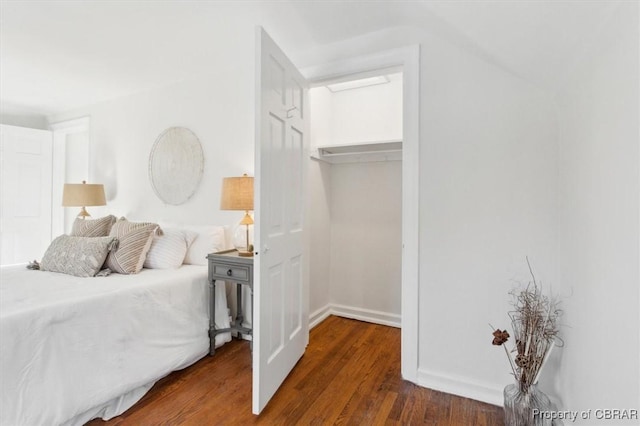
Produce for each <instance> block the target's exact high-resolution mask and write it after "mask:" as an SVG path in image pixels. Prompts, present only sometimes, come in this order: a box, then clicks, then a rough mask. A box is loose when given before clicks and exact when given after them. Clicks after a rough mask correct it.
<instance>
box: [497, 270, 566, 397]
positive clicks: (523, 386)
mask: <svg viewBox="0 0 640 426" xmlns="http://www.w3.org/2000/svg"><path fill="white" fill-rule="evenodd" d="M527 264H528V265H529V272H530V273H531V277H532V281H530V282H529V284H528V285H527V287H526V288H525V289H524V290H520V291H516V290H512V291H511V292H510V294H511V296H512V297H513V307H514V310H513V311H510V312H509V317H510V318H511V327H512V331H513V335H514V336H513V337H514V339H515V346H514V348H513V349H511V350H509V349H507V347H506V345H505V343H506V342H507V341H508V340H509V337H510V336H509V333H508V332H507V330H500V329H496V330H495V331H494V332H493V337H494V338H493V342H492V343H493V344H494V345H497V346H503V347H504V350H505V352H506V354H507V358H508V359H509V364H510V365H511V370H512V372H513V375H514V377H515V378H516V380H517V381H518V383H519V385H520V391H522V392H524V393H526V392H528V390H529V387H530V386H531V385H532V384H535V383H537V381H538V377H539V376H540V372H541V371H542V367H543V366H544V364H545V363H546V361H547V359H548V358H549V354H550V353H551V349H552V348H553V346H554V345H558V343H560V344H559V345H558V346H562V340H560V339H559V338H558V318H559V317H560V315H561V314H562V311H561V310H560V309H559V308H558V305H559V302H558V301H557V300H556V299H553V298H550V297H548V296H545V295H544V294H543V293H542V289H541V287H540V286H539V285H538V283H537V282H536V278H535V276H534V275H533V271H532V270H531V265H530V264H529V259H527ZM491 328H492V329H493V327H491Z"/></svg>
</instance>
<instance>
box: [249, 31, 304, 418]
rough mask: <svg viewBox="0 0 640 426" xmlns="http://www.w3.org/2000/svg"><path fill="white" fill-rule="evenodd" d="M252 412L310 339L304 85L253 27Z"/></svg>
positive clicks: (268, 396) (270, 393)
mask: <svg viewBox="0 0 640 426" xmlns="http://www.w3.org/2000/svg"><path fill="white" fill-rule="evenodd" d="M257 46H258V53H257V64H258V67H257V75H256V79H257V86H256V87H257V90H256V107H257V112H256V179H255V184H256V194H258V196H257V197H256V203H255V206H254V208H255V216H256V220H255V224H256V233H255V234H256V236H255V243H256V244H255V246H256V248H257V252H258V253H257V254H256V256H255V258H254V262H255V270H256V271H257V274H256V276H255V277H254V300H255V304H254V309H255V321H254V330H253V333H254V334H253V336H254V352H253V412H254V413H255V414H259V413H260V411H262V409H263V408H264V407H265V405H266V404H267V402H268V401H269V400H270V399H271V397H272V396H273V395H274V393H275V392H276V391H277V389H278V387H279V386H280V384H281V383H282V382H283V381H284V379H285V378H286V376H287V375H288V374H289V372H290V371H291V369H292V368H293V367H294V366H295V364H296V362H297V361H298V360H299V359H300V357H301V356H302V354H303V353H304V350H305V348H306V346H307V344H308V342H309V300H308V285H309V268H308V258H307V257H308V253H309V249H308V245H307V244H308V242H307V237H306V231H305V223H304V206H305V205H306V203H305V201H306V200H305V198H306V194H305V191H304V188H305V185H306V163H307V162H306V159H307V156H308V151H309V147H308V141H307V136H306V135H307V134H308V131H307V129H308V123H307V122H306V121H305V119H304V118H306V117H304V115H305V114H304V111H306V105H307V93H308V86H307V83H306V81H305V80H304V78H302V76H301V75H300V73H299V72H298V71H297V70H296V69H295V67H294V66H293V65H292V64H291V62H290V61H289V60H288V59H287V57H286V56H285V55H284V53H282V51H281V50H280V49H279V48H278V46H277V45H276V44H275V43H274V42H273V41H272V40H271V39H270V38H269V36H268V35H267V34H266V33H265V32H264V31H263V30H262V29H258V34H257Z"/></svg>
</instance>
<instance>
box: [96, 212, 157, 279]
mask: <svg viewBox="0 0 640 426" xmlns="http://www.w3.org/2000/svg"><path fill="white" fill-rule="evenodd" d="M154 232H157V233H158V235H162V230H161V229H160V227H159V226H158V224H157V223H149V222H129V221H128V220H127V219H126V218H124V217H121V218H120V219H118V221H117V222H116V223H115V224H114V225H113V227H112V228H111V232H110V233H109V236H110V237H115V238H117V239H118V248H116V249H115V250H112V251H111V252H110V253H109V256H107V262H106V266H107V268H109V269H111V270H112V271H113V272H118V273H120V274H137V273H138V272H140V270H141V269H142V265H143V264H144V260H145V258H146V257H147V252H148V251H149V247H150V246H151V241H152V240H153V234H154Z"/></svg>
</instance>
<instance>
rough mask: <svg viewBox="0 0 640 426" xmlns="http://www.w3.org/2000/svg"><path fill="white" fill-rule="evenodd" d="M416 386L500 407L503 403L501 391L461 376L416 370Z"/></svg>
mask: <svg viewBox="0 0 640 426" xmlns="http://www.w3.org/2000/svg"><path fill="white" fill-rule="evenodd" d="M418 385H420V386H423V387H425V388H429V389H433V390H437V391H440V392H445V393H449V394H453V395H458V396H462V397H465V398H471V399H475V400H476V401H482V402H486V403H488V404H492V405H497V406H500V407H502V405H503V403H504V397H503V393H502V392H503V390H502V389H499V388H496V387H493V386H489V385H486V384H483V383H478V382H474V381H471V380H468V379H465V378H464V377H461V376H454V375H444V374H436V373H434V372H432V371H428V370H425V369H422V368H421V369H419V370H418Z"/></svg>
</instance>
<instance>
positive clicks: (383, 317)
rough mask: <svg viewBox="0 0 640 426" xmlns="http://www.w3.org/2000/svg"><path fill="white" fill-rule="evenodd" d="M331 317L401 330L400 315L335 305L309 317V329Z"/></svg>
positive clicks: (327, 305)
mask: <svg viewBox="0 0 640 426" xmlns="http://www.w3.org/2000/svg"><path fill="white" fill-rule="evenodd" d="M330 315H335V316H338V317H342V318H350V319H355V320H358V321H365V322H370V323H373V324H380V325H386V326H388V327H395V328H400V315H398V314H392V313H389V312H382V311H375V310H373V309H364V308H358V307H355V306H346V305H336V304H335V303H327V304H326V305H325V306H323V307H322V308H320V309H318V310H317V311H315V312H313V313H312V314H311V315H309V328H310V329H311V328H313V327H315V326H317V325H318V324H320V323H321V322H322V321H324V320H325V319H327V318H328V317H329V316H330Z"/></svg>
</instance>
